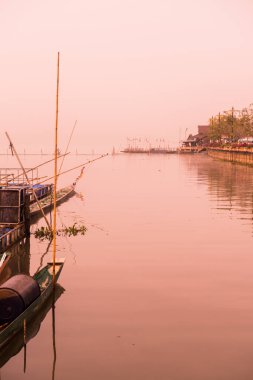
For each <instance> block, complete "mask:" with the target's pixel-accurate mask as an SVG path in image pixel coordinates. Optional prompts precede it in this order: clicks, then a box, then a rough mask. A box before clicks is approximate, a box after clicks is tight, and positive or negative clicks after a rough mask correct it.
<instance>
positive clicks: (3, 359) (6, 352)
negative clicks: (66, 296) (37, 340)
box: [0, 284, 65, 368]
mask: <svg viewBox="0 0 253 380" xmlns="http://www.w3.org/2000/svg"><path fill="white" fill-rule="evenodd" d="M64 291H65V289H64V288H63V287H62V286H61V285H59V284H56V287H55V291H54V293H53V292H52V293H51V295H50V296H49V297H48V299H47V300H46V302H45V303H44V304H43V306H42V308H41V310H40V312H39V313H37V314H35V315H34V318H33V319H32V320H31V321H30V323H28V324H27V326H26V336H25V339H24V331H23V329H22V330H20V331H19V332H18V333H17V334H16V335H15V336H13V338H12V339H11V340H10V341H8V343H7V344H6V345H5V346H4V347H2V348H1V354H0V368H2V367H3V366H4V365H5V364H6V363H7V362H8V360H9V359H11V358H12V357H13V356H15V355H17V354H18V353H19V352H20V351H21V350H22V348H23V347H24V346H25V345H26V344H27V343H28V342H29V341H30V340H31V339H33V338H34V337H35V336H36V335H37V334H38V333H39V330H40V326H41V323H42V322H43V320H44V319H45V318H46V316H47V314H48V312H49V311H50V310H51V309H52V307H54V305H55V303H56V301H57V300H58V299H59V298H60V297H61V295H62V294H63V292H64Z"/></svg>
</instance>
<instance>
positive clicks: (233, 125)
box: [209, 103, 253, 142]
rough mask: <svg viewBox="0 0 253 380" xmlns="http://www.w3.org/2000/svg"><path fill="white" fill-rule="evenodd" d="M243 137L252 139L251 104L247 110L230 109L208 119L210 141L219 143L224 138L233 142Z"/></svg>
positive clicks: (252, 115) (252, 108) (252, 117)
mask: <svg viewBox="0 0 253 380" xmlns="http://www.w3.org/2000/svg"><path fill="white" fill-rule="evenodd" d="M243 137H253V103H252V104H250V106H249V107H248V108H243V109H242V110H235V109H234V108H232V109H231V110H228V111H224V112H223V113H222V114H221V113H219V114H218V115H216V116H212V117H211V118H210V119H209V138H210V140H211V141H213V142H220V141H221V140H222V139H224V138H226V139H227V140H229V141H231V142H233V141H238V139H240V138H243Z"/></svg>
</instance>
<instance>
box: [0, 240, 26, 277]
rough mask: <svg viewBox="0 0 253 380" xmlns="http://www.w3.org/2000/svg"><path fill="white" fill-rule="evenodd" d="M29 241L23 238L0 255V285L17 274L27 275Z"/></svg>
mask: <svg viewBox="0 0 253 380" xmlns="http://www.w3.org/2000/svg"><path fill="white" fill-rule="evenodd" d="M29 266H30V239H29V238H24V239H22V240H21V241H20V242H19V243H16V244H15V245H13V246H12V247H11V248H9V249H8V250H7V251H6V252H4V253H3V254H1V255H0V284H2V283H3V282H5V281H7V280H8V279H9V278H10V277H12V276H15V275H16V274H19V273H24V274H28V275H29Z"/></svg>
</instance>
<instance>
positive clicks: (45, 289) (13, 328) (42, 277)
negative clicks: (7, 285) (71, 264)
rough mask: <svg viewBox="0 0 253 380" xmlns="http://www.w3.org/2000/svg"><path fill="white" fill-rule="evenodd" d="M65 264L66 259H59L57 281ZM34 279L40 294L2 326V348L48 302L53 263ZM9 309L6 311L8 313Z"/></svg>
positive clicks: (57, 262)
mask: <svg viewBox="0 0 253 380" xmlns="http://www.w3.org/2000/svg"><path fill="white" fill-rule="evenodd" d="M63 265H64V259H58V260H57V261H56V263H55V281H57V280H58V278H59V276H60V273H61V270H62V268H63ZM33 279H34V280H35V281H36V282H37V283H38V284H39V287H40V292H41V293H40V295H39V296H38V297H37V298H36V299H35V300H34V301H33V302H32V303H31V304H30V306H28V307H27V309H25V310H24V311H23V312H22V313H21V314H20V315H18V316H17V317H16V318H15V319H14V320H13V321H12V322H11V323H9V324H7V323H6V324H4V325H1V326H0V349H2V347H3V346H4V345H6V344H7V343H8V342H9V341H10V340H11V339H12V338H13V336H15V335H16V334H17V333H18V332H19V331H20V330H22V329H23V327H24V321H26V323H29V321H30V320H31V319H33V317H34V314H35V313H37V312H38V311H39V310H40V309H41V307H42V306H43V304H44V303H45V302H46V300H47V299H48V297H49V296H50V294H51V293H52V290H53V263H48V264H47V265H46V266H45V267H44V268H42V269H41V270H40V271H39V272H37V273H36V274H35V275H34V276H33ZM8 313H9V310H7V311H6V314H8Z"/></svg>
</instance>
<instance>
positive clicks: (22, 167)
mask: <svg viewBox="0 0 253 380" xmlns="http://www.w3.org/2000/svg"><path fill="white" fill-rule="evenodd" d="M5 134H6V136H7V138H8V140H9V142H10V147H11V149H12V151H13V152H14V154H15V156H16V158H17V160H18V162H19V165H20V167H21V169H22V170H23V173H24V176H25V178H26V180H27V182H28V184H29V186H30V187H31V189H32V192H33V195H34V198H35V200H36V202H37V204H38V206H39V208H40V211H41V212H42V215H43V217H44V219H45V221H46V223H47V226H48V229H49V230H50V231H51V226H50V224H49V222H48V220H47V217H46V215H45V213H44V211H43V209H42V207H41V204H40V202H39V200H38V197H37V194H36V192H35V191H34V188H33V186H32V184H31V182H30V180H29V178H28V176H27V174H26V171H25V168H24V166H23V164H22V162H21V161H20V158H19V155H18V153H17V151H16V149H15V147H14V145H13V143H12V141H11V139H10V136H9V135H8V133H7V132H5Z"/></svg>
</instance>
